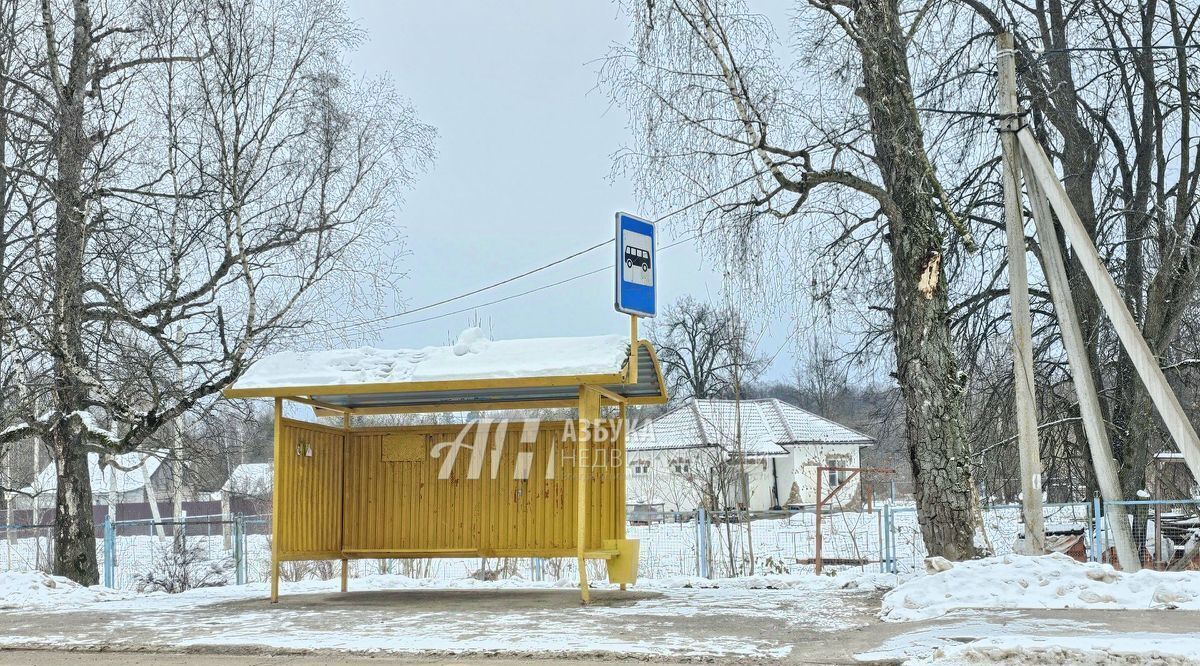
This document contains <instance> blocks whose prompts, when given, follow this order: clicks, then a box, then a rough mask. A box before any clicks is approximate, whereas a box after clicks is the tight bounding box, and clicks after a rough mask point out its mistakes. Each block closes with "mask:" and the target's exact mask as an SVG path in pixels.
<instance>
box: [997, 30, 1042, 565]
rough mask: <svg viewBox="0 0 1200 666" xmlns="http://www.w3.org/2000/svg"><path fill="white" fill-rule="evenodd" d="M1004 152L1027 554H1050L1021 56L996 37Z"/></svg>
mask: <svg viewBox="0 0 1200 666" xmlns="http://www.w3.org/2000/svg"><path fill="white" fill-rule="evenodd" d="M996 65H997V70H998V72H999V74H998V79H997V80H998V85H997V88H998V94H999V99H998V100H997V102H998V107H999V111H1000V116H1001V117H1000V147H1001V149H1002V154H1003V167H1004V175H1003V184H1004V228H1005V234H1006V236H1007V241H1008V242H1007V244H1006V245H1007V249H1008V296H1009V301H1010V303H1011V306H1012V317H1011V322H1012V336H1013V338H1012V350H1013V389H1014V392H1015V406H1016V417H1017V443H1018V447H1017V450H1018V453H1019V455H1020V468H1021V515H1022V518H1024V520H1025V541H1024V545H1025V552H1027V553H1029V554H1031V555H1041V554H1042V553H1044V552H1045V551H1046V544H1045V541H1046V529H1045V519H1044V517H1043V510H1042V459H1041V452H1040V449H1039V445H1038V430H1037V401H1036V399H1035V393H1034V391H1035V381H1034V373H1033V334H1032V330H1031V329H1032V318H1031V317H1030V314H1029V269H1028V266H1027V265H1026V262H1025V218H1024V215H1023V214H1022V212H1021V163H1020V147H1019V146H1018V145H1017V137H1016V130H1017V129H1019V128H1020V124H1021V118H1020V106H1019V103H1018V101H1017V65H1016V53H1015V50H1014V46H1013V36H1012V34H1011V33H1007V32H1006V33H1001V34H1000V35H998V36H997V38H996Z"/></svg>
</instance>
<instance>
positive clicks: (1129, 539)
mask: <svg viewBox="0 0 1200 666" xmlns="http://www.w3.org/2000/svg"><path fill="white" fill-rule="evenodd" d="M1028 132H1029V130H1028V129H1021V130H1019V131H1018V134H1017V135H1018V137H1020V139H1021V149H1022V157H1024V161H1023V165H1022V166H1023V170H1024V172H1025V173H1026V174H1027V175H1028V177H1027V178H1026V179H1025V187H1026V188H1027V189H1028V191H1029V207H1030V209H1031V210H1032V211H1033V220H1034V223H1035V224H1036V226H1037V234H1038V239H1039V240H1040V241H1041V242H1040V244H1039V247H1040V248H1041V251H1042V253H1041V254H1042V268H1043V271H1044V272H1045V274H1046V282H1047V284H1048V285H1049V287H1050V299H1051V300H1052V301H1053V302H1054V312H1055V314H1056V315H1057V317H1058V326H1059V329H1060V331H1061V332H1062V339H1063V347H1064V348H1066V350H1067V361H1068V362H1069V364H1070V366H1071V374H1072V376H1073V379H1074V383H1075V392H1076V394H1077V395H1078V396H1079V415H1080V417H1082V419H1083V430H1084V433H1086V435H1087V440H1088V447H1089V448H1090V449H1091V452H1092V463H1093V464H1094V465H1095V467H1096V483H1097V485H1099V486H1100V494H1101V496H1102V497H1103V498H1104V500H1105V502H1106V503H1109V502H1113V501H1115V500H1119V499H1121V484H1120V482H1119V481H1118V480H1117V464H1116V461H1115V460H1113V453H1112V445H1111V444H1109V441H1108V432H1107V431H1106V429H1105V427H1104V415H1103V413H1102V412H1101V411H1100V397H1099V395H1098V394H1097V392H1096V385H1095V384H1094V383H1092V364H1091V361H1089V360H1088V355H1087V341H1086V340H1084V338H1083V330H1082V328H1081V327H1080V326H1079V315H1078V314H1077V313H1076V311H1075V300H1074V299H1073V298H1072V296H1071V284H1070V282H1069V280H1068V278H1067V268H1066V265H1065V262H1064V261H1063V256H1062V253H1061V252H1060V251H1059V241H1058V232H1057V231H1056V230H1055V228H1054V220H1053V218H1052V217H1051V213H1050V206H1049V205H1048V202H1047V201H1046V196H1045V193H1044V191H1043V189H1042V183H1043V182H1044V178H1043V177H1042V176H1040V175H1038V173H1037V171H1036V170H1035V169H1034V168H1033V166H1032V165H1031V160H1032V158H1031V156H1030V154H1029V146H1028V145H1026V141H1025V140H1024V138H1025V135H1027V134H1028ZM1029 136H1031V137H1032V135H1029ZM1039 150H1040V149H1039ZM1055 182H1057V180H1056V181H1055ZM1108 506H1111V507H1112V508H1111V509H1110V511H1111V512H1112V513H1111V514H1110V518H1111V520H1110V521H1109V525H1110V526H1111V528H1112V531H1113V539H1114V541H1116V546H1117V559H1118V561H1119V562H1120V564H1121V568H1122V569H1124V570H1125V571H1131V572H1132V571H1137V570H1138V569H1139V568H1140V566H1141V564H1140V560H1139V559H1138V555H1137V548H1136V547H1135V546H1134V543H1133V532H1132V529H1131V526H1130V524H1129V521H1128V520H1127V519H1126V516H1127V513H1126V511H1125V508H1124V506H1122V505H1120V504H1108Z"/></svg>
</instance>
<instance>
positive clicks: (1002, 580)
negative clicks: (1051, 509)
mask: <svg viewBox="0 0 1200 666" xmlns="http://www.w3.org/2000/svg"><path fill="white" fill-rule="evenodd" d="M931 559H934V560H940V561H941V562H944V560H941V558H931ZM939 563H940V562H939ZM931 568H932V569H933V570H936V569H938V568H940V567H937V566H934V567H931ZM965 608H980V609H984V608H986V609H1009V608H1093V609H1120V608H1133V609H1137V608H1182V609H1187V610H1200V573H1167V572H1161V571H1149V570H1142V571H1139V572H1137V573H1133V574H1127V573H1122V572H1119V571H1116V570H1114V569H1113V568H1112V566H1110V565H1107V564H1097V563H1090V562H1089V563H1083V562H1076V561H1075V560H1073V559H1071V558H1069V557H1067V556H1066V555H1061V554H1057V553H1056V554H1053V555H1041V556H1029V555H1007V556H1004V557H990V558H986V559H982V560H974V561H969V562H958V563H954V564H953V565H952V566H951V567H950V568H948V569H946V570H944V571H939V572H938V573H933V574H931V575H927V576H921V577H917V578H914V579H912V580H909V581H908V582H905V583H903V584H902V585H900V586H898V587H897V588H896V589H894V590H892V591H891V592H889V593H888V594H887V595H885V596H884V598H883V609H882V611H881V613H880V615H881V617H882V618H883V619H884V620H885V621H889V622H902V621H908V620H923V619H927V618H931V617H938V616H940V615H945V614H946V613H948V612H950V611H953V610H957V609H965Z"/></svg>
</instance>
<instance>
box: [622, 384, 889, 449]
mask: <svg viewBox="0 0 1200 666" xmlns="http://www.w3.org/2000/svg"><path fill="white" fill-rule="evenodd" d="M738 413H739V406H738V402H737V401H734V400H689V401H688V403H687V404H685V405H683V406H682V407H680V408H678V409H676V410H674V411H671V412H668V413H666V414H664V415H662V416H660V417H658V418H657V419H654V420H653V421H651V422H649V423H647V424H645V425H643V426H640V427H638V428H636V429H634V430H631V431H630V432H629V435H628V438H627V440H626V444H625V446H626V449H627V450H629V451H638V450H649V449H686V448H696V447H702V446H720V447H722V448H725V449H728V450H730V451H733V450H734V449H736V448H737V435H738V428H737V425H738ZM740 416H741V419H740V420H741V433H740V434H741V440H742V448H743V450H744V451H745V452H746V454H747V455H783V454H784V453H786V452H787V451H786V449H785V448H784V447H785V446H789V445H797V444H859V445H863V446H865V445H869V444H871V442H873V441H874V440H873V439H872V438H871V437H868V436H867V435H864V434H862V433H861V432H858V431H857V430H853V429H851V428H847V427H846V426H843V425H841V424H839V423H835V422H833V421H830V420H829V419H826V418H823V417H821V416H817V415H816V414H813V413H812V412H808V411H805V410H803V409H800V408H799V407H796V406H795V405H791V404H788V403H786V402H783V401H781V400H776V399H773V398H772V399H764V400H742V401H741V405H740Z"/></svg>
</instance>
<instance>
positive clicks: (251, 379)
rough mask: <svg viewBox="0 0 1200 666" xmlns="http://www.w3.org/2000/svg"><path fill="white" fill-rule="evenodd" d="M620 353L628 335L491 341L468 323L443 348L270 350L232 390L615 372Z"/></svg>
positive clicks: (622, 355)
mask: <svg viewBox="0 0 1200 666" xmlns="http://www.w3.org/2000/svg"><path fill="white" fill-rule="evenodd" d="M628 356H629V339H628V338H626V337H623V336H620V335H600V336H593V337H583V338H531V339H528V340H495V341H493V340H489V339H488V337H487V335H486V334H485V333H484V332H483V330H482V329H479V328H468V329H467V330H465V331H463V332H462V334H461V335H459V336H458V340H457V341H456V342H455V343H454V344H453V345H448V346H445V347H424V348H421V349H375V348H374V347H360V348H358V349H334V350H329V351H318V352H283V353H279V354H273V355H271V356H268V357H266V358H264V359H262V360H260V361H258V362H256V363H255V364H254V365H252V366H250V368H249V369H248V370H247V371H246V374H244V375H242V377H241V378H240V379H238V381H237V382H236V383H234V385H233V387H232V388H234V389H258V388H275V387H293V386H342V385H349V384H376V383H379V384H383V383H397V382H426V381H453V380H463V379H504V378H514V377H544V376H566V375H599V374H616V373H619V372H620V371H621V369H622V367H623V366H624V365H625V361H626V359H627V357H628Z"/></svg>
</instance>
